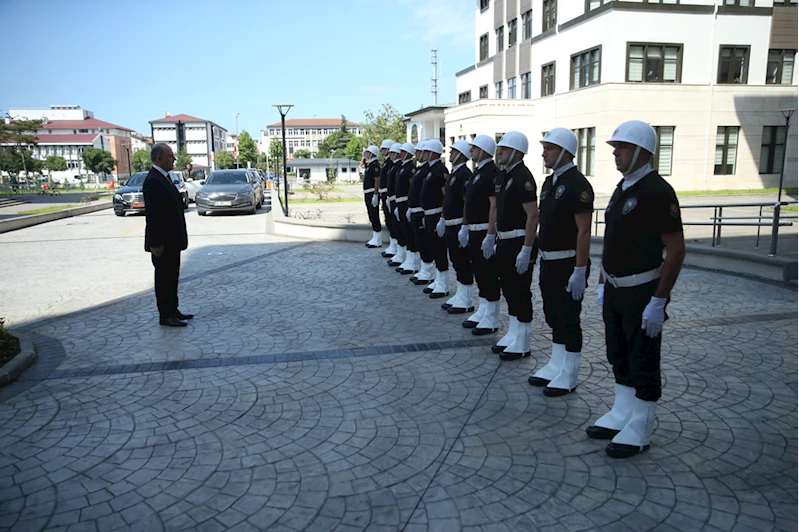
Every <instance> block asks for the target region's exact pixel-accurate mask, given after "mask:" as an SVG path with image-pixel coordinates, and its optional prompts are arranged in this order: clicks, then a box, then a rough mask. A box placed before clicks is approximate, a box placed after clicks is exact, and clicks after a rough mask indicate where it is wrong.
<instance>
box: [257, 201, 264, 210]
mask: <svg viewBox="0 0 799 532" xmlns="http://www.w3.org/2000/svg"><path fill="white" fill-rule="evenodd" d="M263 205H264V200H263V199H260V200H258V203H256V204H255V208H256V209H260V208H261V207H263Z"/></svg>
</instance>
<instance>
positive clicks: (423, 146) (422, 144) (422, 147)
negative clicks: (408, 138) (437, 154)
mask: <svg viewBox="0 0 799 532" xmlns="http://www.w3.org/2000/svg"><path fill="white" fill-rule="evenodd" d="M426 149H427V141H426V140H420V141H419V142H417V143H416V151H425V150H426Z"/></svg>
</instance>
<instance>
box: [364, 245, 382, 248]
mask: <svg viewBox="0 0 799 532" xmlns="http://www.w3.org/2000/svg"><path fill="white" fill-rule="evenodd" d="M364 245H365V246H366V247H368V248H369V249H374V248H379V247H380V246H375V245H374V244H364Z"/></svg>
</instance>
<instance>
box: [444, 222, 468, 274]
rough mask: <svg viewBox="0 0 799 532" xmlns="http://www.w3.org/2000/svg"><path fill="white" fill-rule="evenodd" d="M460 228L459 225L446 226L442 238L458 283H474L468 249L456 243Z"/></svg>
mask: <svg viewBox="0 0 799 532" xmlns="http://www.w3.org/2000/svg"><path fill="white" fill-rule="evenodd" d="M460 229H461V226H460V225H450V226H447V230H446V232H445V233H444V239H445V240H446V242H447V249H448V250H449V260H451V261H452V267H453V268H455V278H456V279H457V280H458V282H459V283H460V284H467V285H469V284H472V283H474V273H472V264H471V262H470V261H469V249H468V248H462V247H461V246H460V244H459V243H458V231H460Z"/></svg>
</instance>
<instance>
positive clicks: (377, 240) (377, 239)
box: [366, 231, 383, 248]
mask: <svg viewBox="0 0 799 532" xmlns="http://www.w3.org/2000/svg"><path fill="white" fill-rule="evenodd" d="M382 245H383V234H382V233H381V232H380V231H372V239H371V240H370V241H369V242H367V243H366V247H369V248H379V247H381V246H382Z"/></svg>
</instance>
